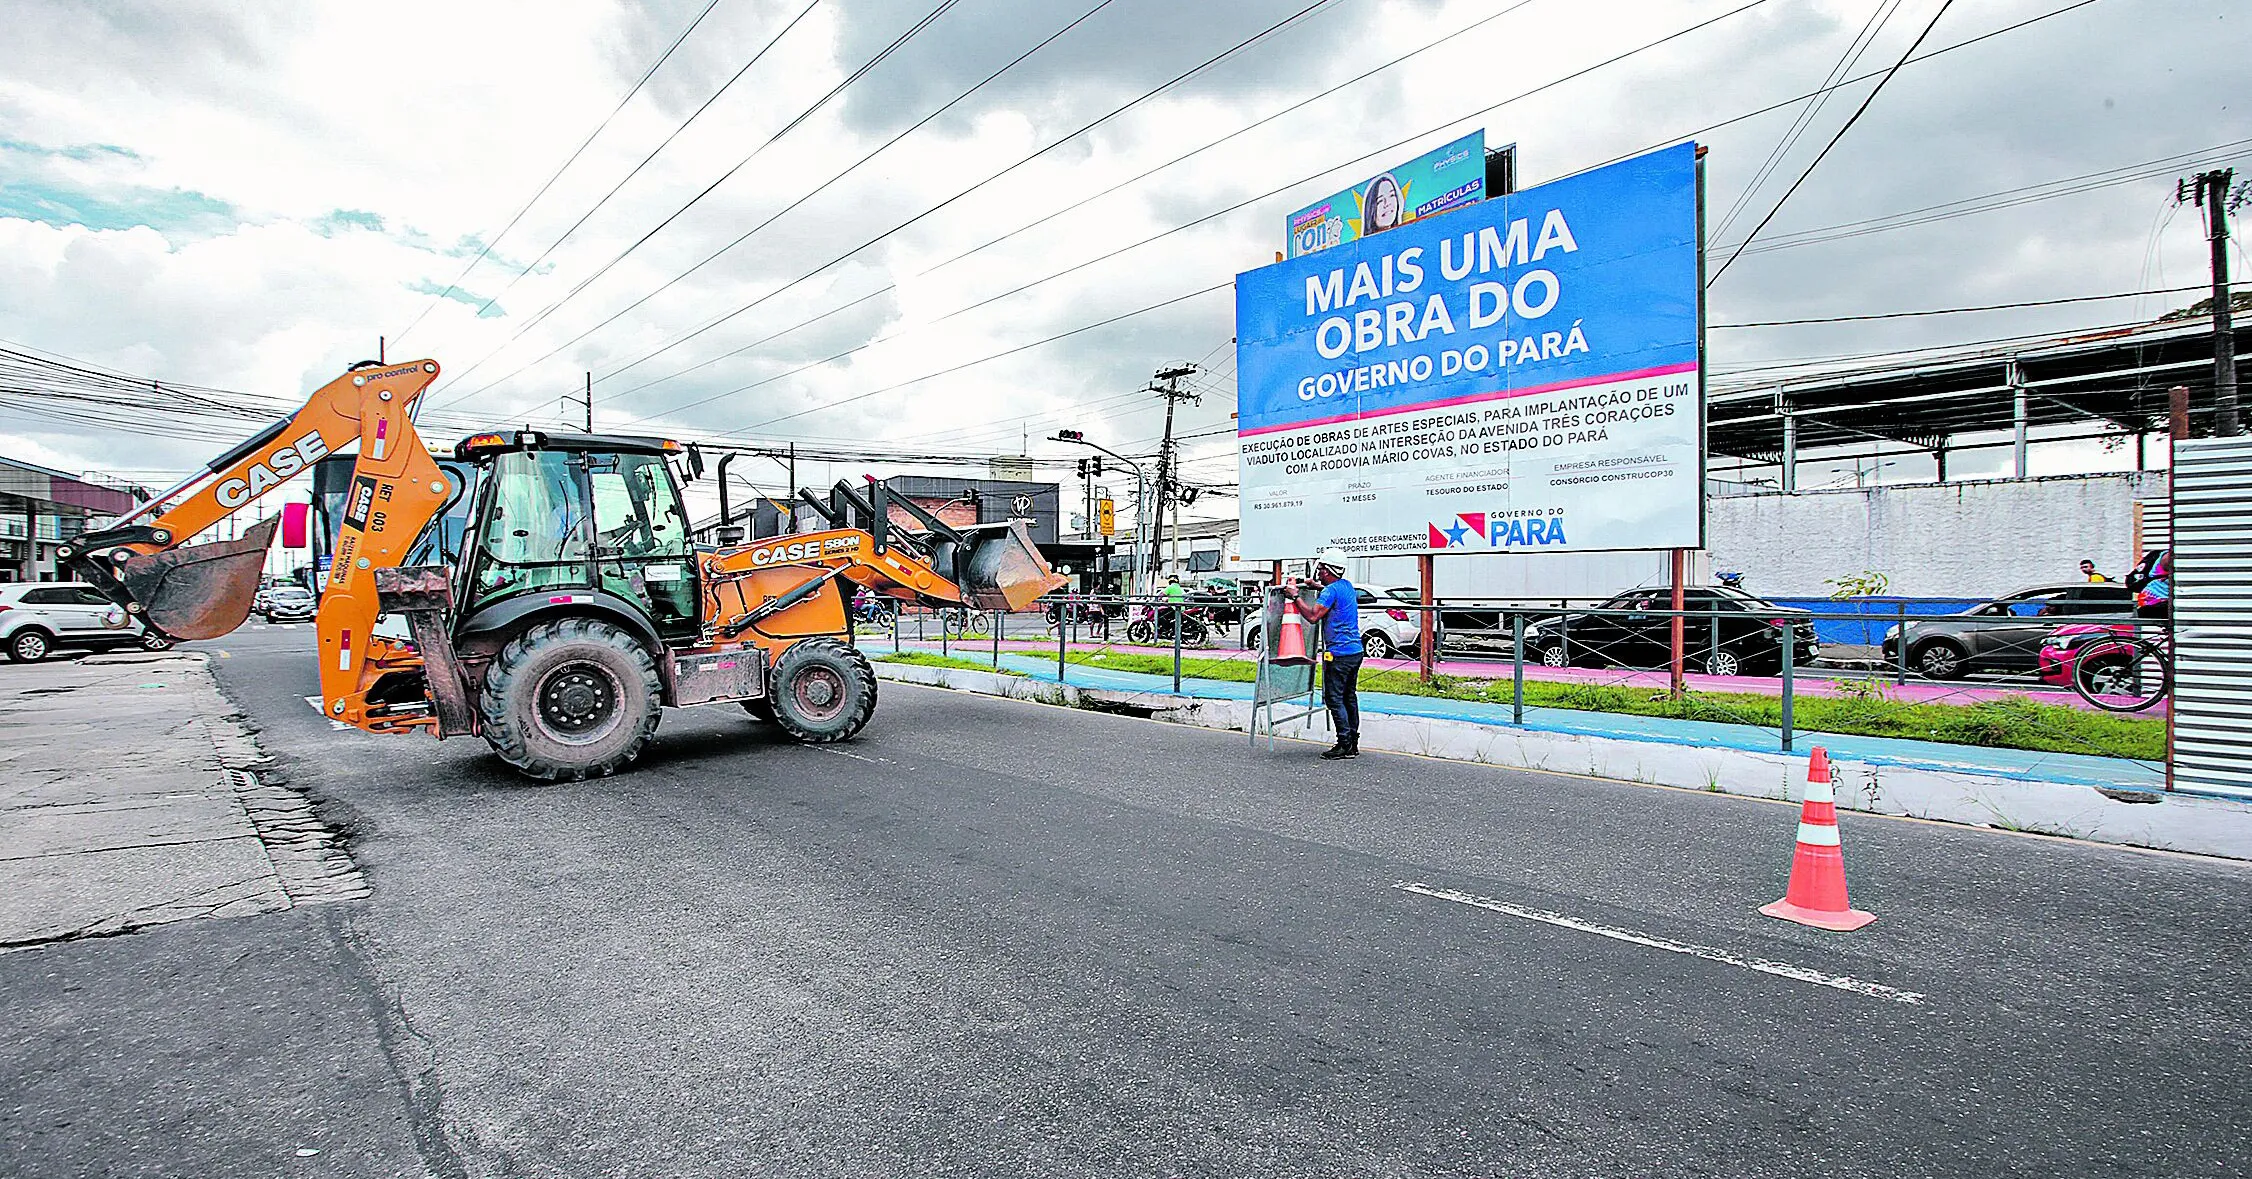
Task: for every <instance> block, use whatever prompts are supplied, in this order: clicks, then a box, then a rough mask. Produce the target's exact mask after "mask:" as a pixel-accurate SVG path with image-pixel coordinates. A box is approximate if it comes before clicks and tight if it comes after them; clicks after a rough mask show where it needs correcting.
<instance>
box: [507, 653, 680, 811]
mask: <svg viewBox="0 0 2252 1179" xmlns="http://www.w3.org/2000/svg"><path fill="white" fill-rule="evenodd" d="M661 700H662V697H661V695H660V687H659V684H658V681H657V663H656V660H654V659H653V658H651V657H650V655H649V650H648V648H646V647H644V646H642V645H641V642H640V640H638V639H636V638H634V637H633V636H632V635H630V634H627V633H626V632H625V631H623V630H620V629H619V628H617V627H615V626H612V625H610V624H609V623H606V622H598V621H595V620H593V619H588V618H567V619H563V620H562V621H559V622H543V623H540V624H539V625H537V626H534V627H532V628H531V629H530V630H527V631H525V632H524V633H523V634H520V635H518V636H516V638H515V639H514V640H512V641H511V642H510V643H509V644H508V645H507V646H505V647H502V648H501V649H500V655H499V656H498V657H496V658H495V659H494V660H493V665H492V668H491V669H490V670H489V671H487V672H486V673H485V691H484V694H483V696H481V697H480V698H479V700H478V706H479V708H480V710H481V711H482V712H483V714H484V730H485V742H486V744H489V745H491V746H492V747H493V752H494V753H496V754H499V755H500V759H501V760H502V761H505V762H507V763H508V764H509V765H512V766H514V767H516V768H517V769H518V770H521V771H522V772H524V773H525V774H527V775H530V776H531V777H534V778H538V779H541V780H542V781H547V782H576V781H579V780H581V779H585V778H603V777H608V776H609V775H611V774H614V773H616V772H618V769H619V767H621V766H623V765H625V764H626V763H628V762H630V761H632V760H633V759H634V758H635V757H638V756H640V754H641V747H642V746H644V745H646V744H648V742H649V735H650V734H651V733H654V732H656V731H657V717H658V713H659V712H660V708H659V703H660V701H661Z"/></svg>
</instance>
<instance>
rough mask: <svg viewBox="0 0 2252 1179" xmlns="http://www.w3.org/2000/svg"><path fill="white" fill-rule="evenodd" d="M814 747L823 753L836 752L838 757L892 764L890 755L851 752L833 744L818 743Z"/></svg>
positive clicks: (878, 763)
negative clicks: (878, 755)
mask: <svg viewBox="0 0 2252 1179" xmlns="http://www.w3.org/2000/svg"><path fill="white" fill-rule="evenodd" d="M814 748H815V749H818V750H820V751H821V752H823V753H834V754H836V755H837V756H838V757H849V758H851V759H852V760H854V761H864V762H868V763H870V764H873V765H887V766H888V765H890V764H891V759H890V758H888V757H869V756H868V755H866V754H864V753H851V752H848V751H846V750H842V749H837V748H835V747H833V746H828V745H816V746H814Z"/></svg>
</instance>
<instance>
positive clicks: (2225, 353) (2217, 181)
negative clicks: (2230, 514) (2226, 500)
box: [2174, 168, 2244, 438]
mask: <svg viewBox="0 0 2252 1179" xmlns="http://www.w3.org/2000/svg"><path fill="white" fill-rule="evenodd" d="M2235 181H2236V170H2235V169H2233V168H2217V169H2215V170H2213V171H2211V172H2200V173H2198V174H2197V175H2195V176H2192V177H2190V178H2189V179H2188V180H2187V181H2179V182H2176V184H2175V186H2174V199H2175V201H2176V202H2177V203H2179V202H2181V201H2183V200H2194V201H2196V202H2197V204H2198V206H2199V207H2201V208H2203V209H2204V210H2205V240H2206V242H2207V244H2208V245H2210V246H2211V247H2212V251H2213V263H2212V265H2213V419H2214V421H2213V426H2214V429H2213V432H2214V433H2216V434H2219V435H2220V436H2222V437H2224V438H2233V437H2235V436H2236V435H2238V434H2241V433H2243V432H2244V428H2243V426H2242V425H2241V424H2239V422H2238V419H2237V409H2236V327H2235V324H2234V323H2233V319H2234V316H2233V315H2232V314H2231V312H2232V311H2233V310H2234V309H2233V308H2231V307H2230V306H2229V252H2228V251H2229V212H2230V211H2231V209H2232V207H2233V206H2234V205H2235V204H2236V203H2237V201H2238V200H2239V199H2241V198H2239V197H2238V196H2237V195H2236V194H2234V193H2232V192H2231V191H2230V189H2231V188H2232V187H2233V186H2234V184H2235Z"/></svg>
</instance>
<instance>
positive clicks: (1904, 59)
mask: <svg viewBox="0 0 2252 1179" xmlns="http://www.w3.org/2000/svg"><path fill="white" fill-rule="evenodd" d="M1954 6H1955V0H1942V2H1941V3H1940V5H1939V11H1937V12H1935V13H1932V14H1931V21H1930V23H1928V24H1926V25H1925V26H1924V31H1923V32H1921V33H1918V34H1916V39H1915V40H1914V41H1911V42H1909V44H1908V51H1907V52H1906V53H1903V54H1901V55H1900V60H1899V61H1896V62H1894V63H1892V68H1891V69H1889V70H1886V71H1885V75H1884V77H1882V78H1879V79H1877V84H1876V85H1874V86H1871V87H1870V88H1869V93H1868V96H1867V97H1865V98H1863V99H1862V100H1861V105H1860V106H1857V107H1855V108H1853V115H1852V117H1850V118H1848V119H1846V121H1845V125H1844V126H1842V127H1840V128H1838V132H1837V134H1835V135H1832V136H1830V141H1829V142H1828V143H1825V144H1823V145H1822V150H1821V151H1819V152H1817V153H1815V156H1814V159H1813V160H1811V161H1809V162H1808V163H1807V165H1806V170H1805V171H1804V172H1801V173H1799V174H1798V179H1796V180H1793V181H1791V186H1790V187H1789V188H1786V189H1784V190H1783V195H1782V197H1781V198H1780V199H1778V200H1777V201H1776V202H1775V207H1774V208H1772V209H1769V210H1768V211H1767V216H1765V217H1762V218H1760V219H1759V224H1757V225H1754V226H1752V231H1751V232H1750V233H1747V234H1745V235H1744V240H1743V241H1741V242H1738V243H1737V244H1736V252H1735V253H1733V254H1730V255H1728V260H1727V261H1726V262H1723V263H1721V264H1720V269H1719V270H1716V271H1714V272H1713V276H1712V278H1710V279H1709V280H1707V281H1706V283H1705V285H1706V286H1708V287H1709V286H1711V285H1712V284H1713V283H1716V282H1719V281H1720V276H1721V275H1724V274H1726V273H1728V268H1729V267H1730V266H1733V265H1735V264H1736V259H1738V258H1740V257H1742V256H1743V254H1744V247H1745V246H1748V245H1750V244H1751V243H1752V239H1753V238H1755V237H1758V236H1759V231H1760V230H1762V229H1765V228H1767V223H1768V222H1770V221H1773V220H1775V214H1777V213H1780V212H1782V211H1783V206H1784V205H1785V204H1786V203H1788V202H1789V201H1790V199H1791V195H1792V194H1793V193H1796V192H1797V191H1798V190H1799V186H1800V185H1802V184H1805V183H1806V178H1807V177H1809V176H1812V175H1814V170H1815V169H1816V168H1819V167H1821V166H1822V161H1823V160H1825V159H1828V158H1829V155H1830V149H1831V148H1834V147H1836V146H1837V145H1838V141H1839V140H1842V139H1844V138H1845V133H1846V132H1848V131H1851V130H1853V125H1854V124H1855V123H1858V122H1860V121H1861V116H1862V115H1865V114H1867V113H1868V112H1869V104H1870V103H1873V102H1875V101H1876V100H1877V95H1879V94H1882V93H1884V88H1885V83H1887V82H1890V81H1892V79H1893V76H1894V75H1896V74H1898V73H1899V72H1900V68H1901V67H1902V66H1905V65H1907V64H1908V59H1909V58H1912V57H1914V56H1915V55H1916V50H1918V49H1921V48H1923V45H1924V38H1926V37H1929V36H1931V31H1932V30H1933V29H1936V28H1938V27H1939V18H1941V17H1943V16H1946V15H1947V10H1948V9H1950V8H1953V7H1954Z"/></svg>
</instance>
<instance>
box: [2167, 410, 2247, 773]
mask: <svg viewBox="0 0 2252 1179" xmlns="http://www.w3.org/2000/svg"><path fill="white" fill-rule="evenodd" d="M2172 524H2173V528H2172V531H2173V542H2174V574H2175V581H2174V674H2175V687H2174V785H2175V786H2176V787H2177V788H2190V789H2200V790H2213V791H2221V792H2226V793H2231V794H2238V795H2242V796H2244V797H2247V798H2252V438H2202V439H2195V440H2187V441H2180V442H2176V443H2175V444H2174V505H2173V520H2172Z"/></svg>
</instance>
